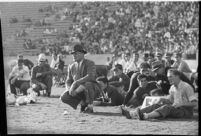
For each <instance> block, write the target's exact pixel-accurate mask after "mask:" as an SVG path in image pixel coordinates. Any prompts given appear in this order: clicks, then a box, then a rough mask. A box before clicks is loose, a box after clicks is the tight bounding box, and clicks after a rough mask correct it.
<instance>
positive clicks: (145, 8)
mask: <svg viewBox="0 0 201 136" xmlns="http://www.w3.org/2000/svg"><path fill="white" fill-rule="evenodd" d="M74 7H81V8H79V9H80V10H75V11H73V12H71V14H70V15H71V17H73V21H74V24H73V26H72V30H73V33H72V34H71V36H70V38H71V39H73V40H72V42H83V43H85V45H86V47H85V48H86V49H87V50H88V51H89V52H90V53H92V54H93V53H94V54H100V53H111V52H113V53H114V52H121V51H125V50H137V51H138V50H143V51H147V50H149V51H155V49H157V48H158V49H159V50H161V51H162V52H165V51H168V52H172V51H175V50H179V51H183V52H184V51H185V53H187V54H195V52H196V49H197V47H198V20H199V7H198V4H197V3H196V2H83V3H82V2H80V3H75V5H74ZM75 9H76V8H75Z"/></svg>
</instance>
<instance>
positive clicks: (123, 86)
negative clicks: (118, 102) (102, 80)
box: [109, 64, 130, 94]
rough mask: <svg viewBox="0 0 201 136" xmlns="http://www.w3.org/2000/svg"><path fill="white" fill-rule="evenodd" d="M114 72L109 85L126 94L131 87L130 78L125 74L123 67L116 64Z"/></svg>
mask: <svg viewBox="0 0 201 136" xmlns="http://www.w3.org/2000/svg"><path fill="white" fill-rule="evenodd" d="M112 70H113V72H114V75H113V76H112V77H111V78H110V79H109V84H110V85H113V86H114V87H116V88H117V89H118V90H119V91H120V92H121V93H123V94H125V93H126V91H127V90H128V87H129V83H130V78H129V77H128V76H127V75H126V74H124V73H123V67H122V65H121V64H116V65H115V66H114V68H113V69H112Z"/></svg>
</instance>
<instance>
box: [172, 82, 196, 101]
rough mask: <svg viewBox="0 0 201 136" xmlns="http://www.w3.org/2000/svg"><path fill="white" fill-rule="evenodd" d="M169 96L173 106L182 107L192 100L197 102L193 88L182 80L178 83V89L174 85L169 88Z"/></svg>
mask: <svg viewBox="0 0 201 136" xmlns="http://www.w3.org/2000/svg"><path fill="white" fill-rule="evenodd" d="M169 94H170V100H171V102H173V105H180V104H181V105H183V104H185V103H187V102H190V101H192V100H197V98H196V96H195V94H194V90H193V88H192V87H191V86H190V85H189V84H188V83H186V82H184V81H182V80H181V81H180V82H179V84H178V87H176V86H175V85H172V86H171V87H170V90H169Z"/></svg>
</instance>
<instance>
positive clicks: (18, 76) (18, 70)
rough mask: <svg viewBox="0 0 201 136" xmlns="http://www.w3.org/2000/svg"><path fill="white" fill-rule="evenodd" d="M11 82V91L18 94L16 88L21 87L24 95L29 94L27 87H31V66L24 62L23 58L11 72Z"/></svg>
mask: <svg viewBox="0 0 201 136" xmlns="http://www.w3.org/2000/svg"><path fill="white" fill-rule="evenodd" d="M9 84H10V89H11V93H13V94H15V95H17V92H16V88H19V89H20V92H22V93H23V95H27V89H28V88H29V87H30V75H29V68H28V67H27V66H25V65H24V64H23V60H18V62H17V65H16V66H14V67H13V69H12V71H11V73H10V74H9Z"/></svg>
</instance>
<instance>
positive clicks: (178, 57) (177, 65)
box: [171, 53, 192, 73]
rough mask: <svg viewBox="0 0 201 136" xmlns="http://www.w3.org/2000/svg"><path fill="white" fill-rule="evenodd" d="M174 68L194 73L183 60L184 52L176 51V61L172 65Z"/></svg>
mask: <svg viewBox="0 0 201 136" xmlns="http://www.w3.org/2000/svg"><path fill="white" fill-rule="evenodd" d="M171 67H172V68H176V69H177V70H178V71H181V72H183V73H192V71H191V69H190V67H189V65H188V64H187V63H186V62H185V61H184V60H182V54H181V53H176V54H175V62H174V63H173V64H172V66H171Z"/></svg>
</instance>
